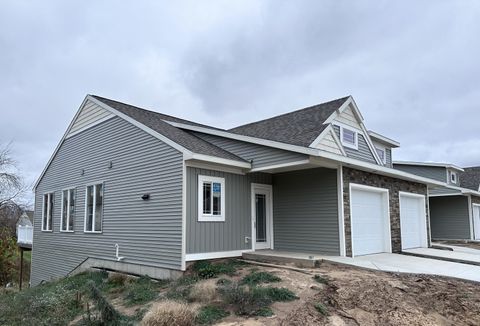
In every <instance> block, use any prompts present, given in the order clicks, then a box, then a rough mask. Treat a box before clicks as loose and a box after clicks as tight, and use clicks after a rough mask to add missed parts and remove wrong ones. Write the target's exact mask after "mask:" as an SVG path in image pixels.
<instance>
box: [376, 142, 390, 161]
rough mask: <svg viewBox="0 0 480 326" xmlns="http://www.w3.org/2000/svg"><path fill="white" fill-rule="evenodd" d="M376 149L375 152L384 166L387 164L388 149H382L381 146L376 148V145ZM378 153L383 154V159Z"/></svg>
mask: <svg viewBox="0 0 480 326" xmlns="http://www.w3.org/2000/svg"><path fill="white" fill-rule="evenodd" d="M374 148H375V151H376V152H377V156H378V158H379V159H381V160H382V162H383V164H387V148H386V147H381V146H375V145H374ZM378 151H382V152H383V159H382V158H381V157H380V155H379V154H378Z"/></svg>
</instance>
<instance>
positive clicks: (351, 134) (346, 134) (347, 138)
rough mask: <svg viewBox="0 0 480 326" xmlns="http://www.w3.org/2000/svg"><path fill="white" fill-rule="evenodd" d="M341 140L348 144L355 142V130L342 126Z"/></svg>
mask: <svg viewBox="0 0 480 326" xmlns="http://www.w3.org/2000/svg"><path fill="white" fill-rule="evenodd" d="M343 141H344V142H346V143H349V144H355V131H352V130H349V129H345V128H344V129H343Z"/></svg>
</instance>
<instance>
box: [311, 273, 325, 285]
mask: <svg viewBox="0 0 480 326" xmlns="http://www.w3.org/2000/svg"><path fill="white" fill-rule="evenodd" d="M313 279H314V280H315V282H317V283H320V284H328V280H327V279H326V278H325V277H323V276H321V275H318V274H315V275H314V276H313Z"/></svg>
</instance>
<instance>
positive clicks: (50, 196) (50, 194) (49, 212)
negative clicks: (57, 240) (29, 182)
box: [41, 191, 55, 232]
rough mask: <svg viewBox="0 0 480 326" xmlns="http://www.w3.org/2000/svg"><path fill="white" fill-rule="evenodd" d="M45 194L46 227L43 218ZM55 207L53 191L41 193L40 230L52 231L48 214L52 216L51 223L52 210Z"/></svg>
mask: <svg viewBox="0 0 480 326" xmlns="http://www.w3.org/2000/svg"><path fill="white" fill-rule="evenodd" d="M45 196H47V219H46V223H47V225H46V227H45V224H44V220H45ZM51 198H53V207H51V202H52V200H51ZM54 209H55V192H53V191H51V192H45V193H43V194H42V228H41V231H42V232H53V225H50V218H49V216H50V215H51V216H52V221H51V223H52V224H53V212H54Z"/></svg>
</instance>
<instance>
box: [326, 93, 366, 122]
mask: <svg viewBox="0 0 480 326" xmlns="http://www.w3.org/2000/svg"><path fill="white" fill-rule="evenodd" d="M352 101H353V98H352V97H351V96H349V97H348V98H347V99H346V100H345V102H343V104H342V105H341V106H340V107H339V108H338V109H336V110H335V112H333V113H332V114H331V115H330V116H329V117H328V118H327V120H325V121H324V122H323V124H327V123H332V122H333V120H335V119H336V118H337V117H338V116H339V115H340V114H341V113H342V112H343V111H345V110H346V109H347V108H348V106H349V105H350V103H352ZM360 116H361V115H360ZM362 119H363V117H362Z"/></svg>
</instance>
